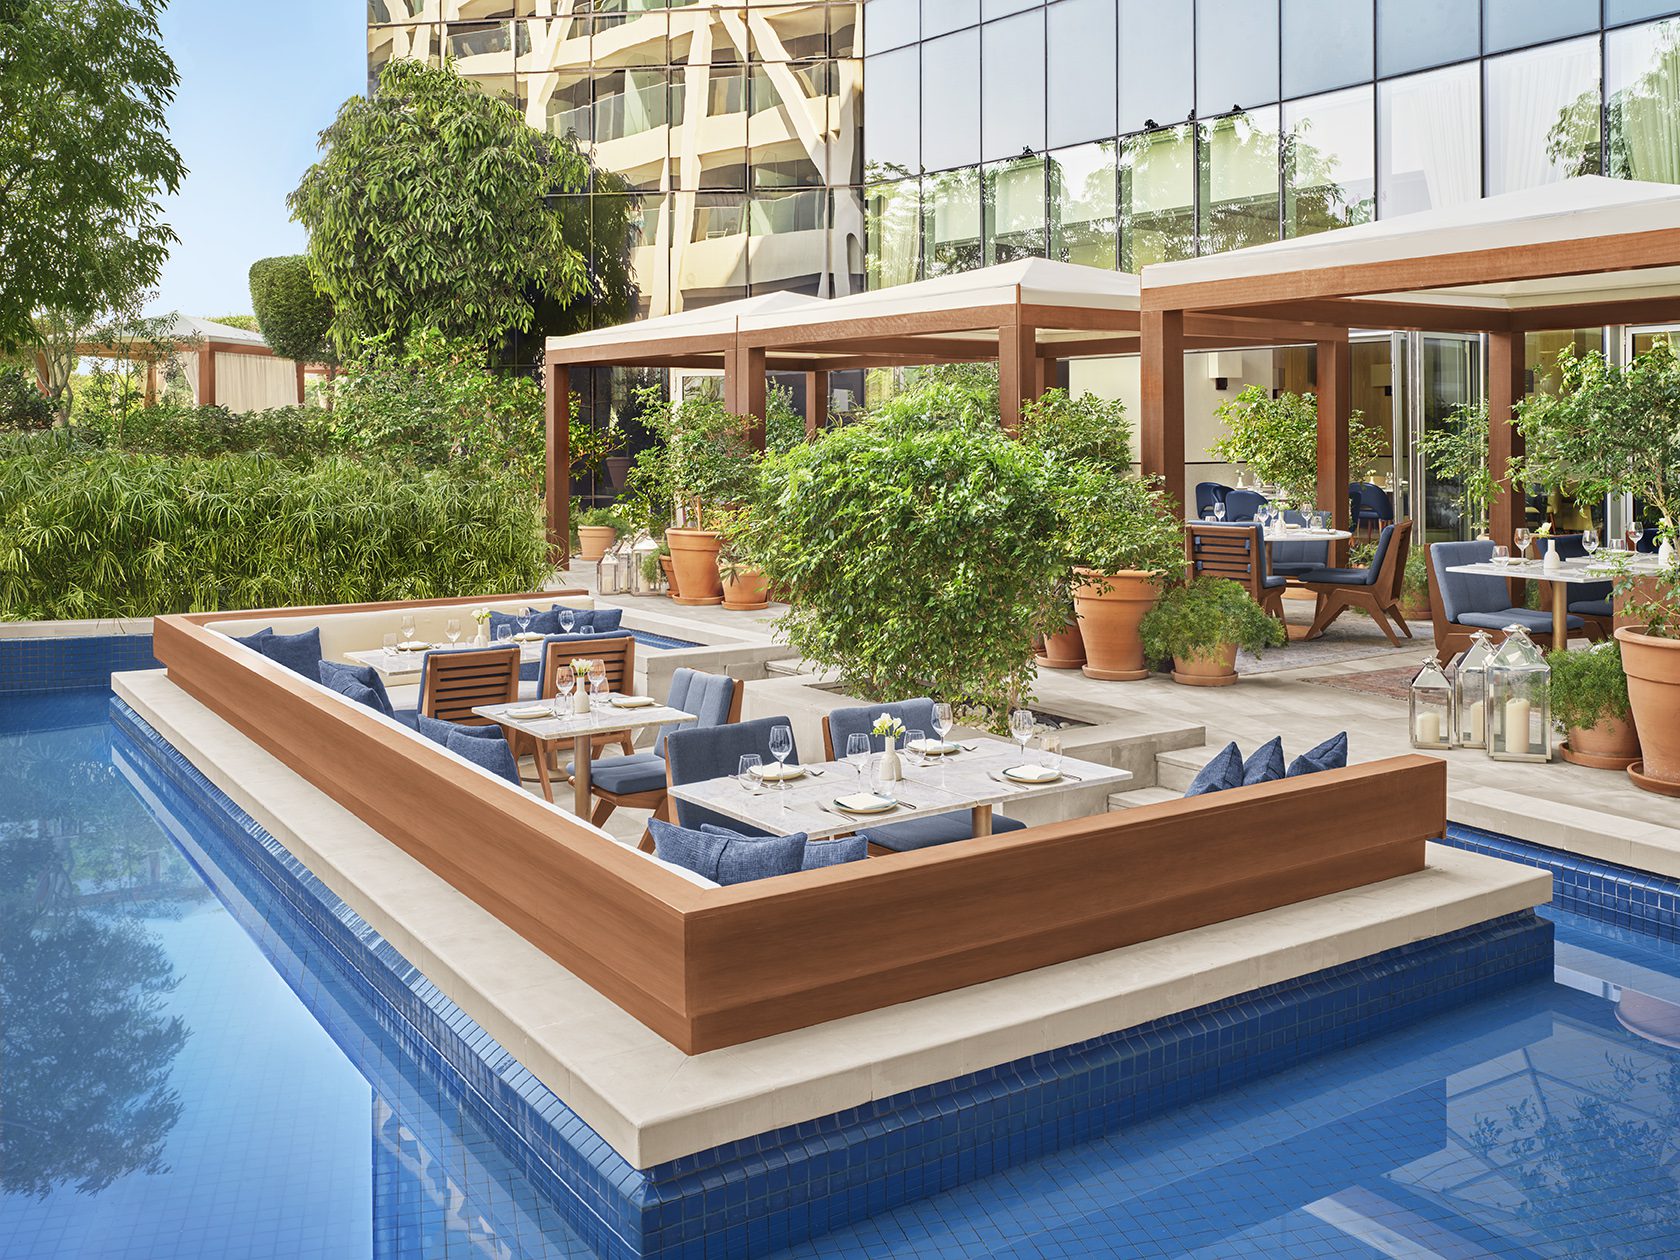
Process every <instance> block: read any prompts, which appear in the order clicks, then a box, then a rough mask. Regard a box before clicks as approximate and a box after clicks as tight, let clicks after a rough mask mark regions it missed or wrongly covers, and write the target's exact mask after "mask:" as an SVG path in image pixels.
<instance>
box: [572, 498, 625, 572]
mask: <svg viewBox="0 0 1680 1260" xmlns="http://www.w3.org/2000/svg"><path fill="white" fill-rule="evenodd" d="M622 527H623V522H622V521H621V520H620V519H619V516H618V513H616V512H614V511H613V510H612V509H611V508H601V507H594V508H590V509H588V510H587V511H584V512H579V513H578V516H577V535H578V559H580V560H584V561H587V562H588V563H590V564H594V563H595V562H596V561H597V560H599V559H600V558H601V557H602V556H604V555H606V554H607V548H609V547H611V546H612V545H613V544H614V543H615V542H617V541H618V531H619V530H620V529H621V528H622Z"/></svg>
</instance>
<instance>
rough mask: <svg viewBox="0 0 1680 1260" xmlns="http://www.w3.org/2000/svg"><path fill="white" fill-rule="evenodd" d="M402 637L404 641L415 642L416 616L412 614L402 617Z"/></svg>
mask: <svg viewBox="0 0 1680 1260" xmlns="http://www.w3.org/2000/svg"><path fill="white" fill-rule="evenodd" d="M402 637H403V642H404V643H412V642H414V617H413V615H412V614H410V615H407V616H404V617H403V619H402Z"/></svg>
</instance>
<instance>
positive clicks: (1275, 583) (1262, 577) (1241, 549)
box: [1184, 499, 1288, 621]
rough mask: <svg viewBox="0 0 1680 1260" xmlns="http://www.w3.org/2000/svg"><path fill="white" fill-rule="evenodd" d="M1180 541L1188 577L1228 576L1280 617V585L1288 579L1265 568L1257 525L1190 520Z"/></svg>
mask: <svg viewBox="0 0 1680 1260" xmlns="http://www.w3.org/2000/svg"><path fill="white" fill-rule="evenodd" d="M1226 501H1227V502H1229V499H1227V500H1226ZM1184 544H1185V551H1186V553H1187V555H1188V558H1189V561H1190V576H1191V577H1218V578H1229V579H1230V580H1231V581H1233V582H1235V583H1237V584H1238V585H1239V586H1241V587H1242V588H1243V589H1244V590H1245V591H1247V592H1248V594H1249V597H1250V598H1251V599H1253V600H1254V602H1255V603H1256V604H1259V605H1260V607H1262V608H1264V609H1265V610H1266V611H1267V612H1268V613H1270V614H1271V615H1272V616H1274V617H1276V618H1277V619H1278V620H1279V621H1282V620H1283V588H1284V587H1285V586H1286V585H1287V584H1288V581H1287V579H1285V578H1282V577H1274V576H1272V575H1271V574H1270V573H1269V572H1268V571H1267V568H1266V542H1265V539H1264V538H1263V537H1261V533H1260V526H1258V525H1247V524H1237V525H1230V524H1226V525H1210V524H1203V523H1201V522H1197V521H1192V522H1191V523H1190V524H1188V525H1186V526H1185V539H1184Z"/></svg>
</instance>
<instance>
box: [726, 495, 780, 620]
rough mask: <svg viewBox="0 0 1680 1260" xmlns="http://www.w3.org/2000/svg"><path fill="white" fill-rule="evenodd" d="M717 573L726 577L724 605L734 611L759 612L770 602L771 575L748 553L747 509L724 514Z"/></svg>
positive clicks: (738, 509)
mask: <svg viewBox="0 0 1680 1260" xmlns="http://www.w3.org/2000/svg"><path fill="white" fill-rule="evenodd" d="M717 524H718V532H719V533H720V534H722V536H723V540H722V545H721V546H720V547H719V549H718V574H719V575H720V576H721V577H722V579H723V606H724V607H725V608H727V609H729V611H731V612H757V611H759V610H760V609H764V608H768V607H769V606H770V579H769V578H767V577H765V576H764V570H763V569H761V568H759V567H758V565H756V564H754V563H753V562H752V560H751V558H750V557H749V556H748V554H747V546H748V543H747V538H748V530H747V527H746V526H747V509H746V508H737V509H734V510H732V511H729V512H727V513H724V514H722V515H721V518H720V519H719V520H718V522H717Z"/></svg>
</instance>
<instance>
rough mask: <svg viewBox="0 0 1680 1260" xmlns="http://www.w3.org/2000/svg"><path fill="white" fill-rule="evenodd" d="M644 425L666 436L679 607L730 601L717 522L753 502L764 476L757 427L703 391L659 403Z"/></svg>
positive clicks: (651, 408)
mask: <svg viewBox="0 0 1680 1260" xmlns="http://www.w3.org/2000/svg"><path fill="white" fill-rule="evenodd" d="M642 422H643V423H644V424H646V425H647V426H648V427H649V428H651V429H653V430H654V431H655V432H657V433H660V434H661V435H662V436H663V437H664V438H665V444H666V455H667V458H668V460H669V461H670V481H671V488H672V490H673V492H674V496H675V502H676V513H675V516H676V520H675V523H674V524H673V525H672V526H671V527H670V528H668V529H667V530H666V531H665V541H666V542H667V543H669V544H670V547H671V567H672V570H673V572H674V573H675V581H674V586H673V593H672V595H671V598H672V599H673V600H674V601H676V602H677V603H679V604H689V605H701V604H721V603H722V602H723V576H722V574H720V573H719V572H718V551H719V550H720V549H721V547H722V546H723V534H722V531H721V530H719V529H718V528H716V526H717V525H718V524H720V523H721V520H719V519H715V518H717V517H718V516H719V515H720V514H721V513H724V512H727V510H728V509H730V508H731V507H733V506H736V505H738V504H741V503H743V502H745V501H746V500H747V499H748V498H750V497H751V495H752V491H753V487H754V485H755V484H756V481H757V476H758V460H757V453H756V452H755V451H754V450H753V448H752V441H751V422H750V421H748V420H746V419H743V418H742V417H740V416H737V415H733V414H732V413H730V412H729V411H727V410H725V408H724V405H723V402H722V400H721V399H719V398H717V397H716V396H715V395H713V394H710V393H699V394H694V395H691V396H690V397H688V398H685V399H683V400H682V401H681V402H679V403H677V404H676V405H674V406H671V405H667V404H662V403H653V404H651V405H649V406H648V408H647V410H645V411H644V412H643V414H642Z"/></svg>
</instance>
